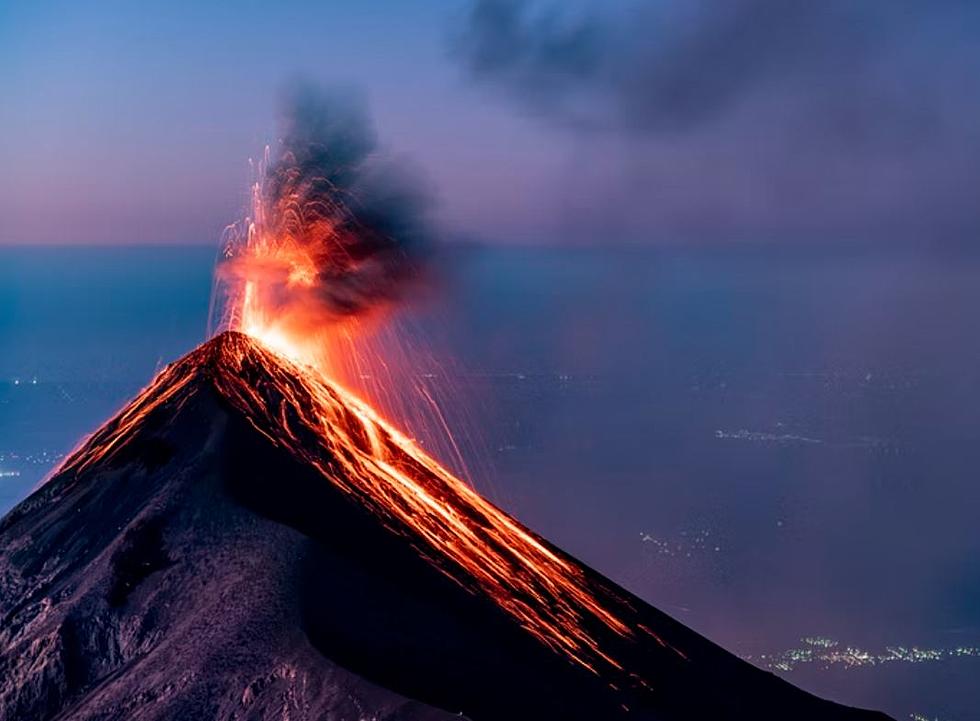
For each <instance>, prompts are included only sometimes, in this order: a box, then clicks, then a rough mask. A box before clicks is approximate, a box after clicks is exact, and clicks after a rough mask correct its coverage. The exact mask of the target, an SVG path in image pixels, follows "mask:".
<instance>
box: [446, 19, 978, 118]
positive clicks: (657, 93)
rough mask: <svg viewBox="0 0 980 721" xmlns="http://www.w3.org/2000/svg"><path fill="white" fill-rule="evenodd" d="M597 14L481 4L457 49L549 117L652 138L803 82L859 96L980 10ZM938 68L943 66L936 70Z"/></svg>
mask: <svg viewBox="0 0 980 721" xmlns="http://www.w3.org/2000/svg"><path fill="white" fill-rule="evenodd" d="M597 13H598V11H593V12H591V13H586V12H579V13H577V14H576V13H573V12H571V11H568V10H566V9H562V8H561V6H559V5H542V4H541V3H534V2H521V1H520V0H477V2H476V3H475V4H474V6H473V7H472V10H471V12H470V15H469V19H468V22H467V24H466V26H465V27H464V28H463V31H462V32H461V33H460V34H459V37H458V38H457V42H456V48H457V52H458V54H459V56H460V57H461V58H462V60H463V61H464V62H465V64H466V66H467V67H468V68H469V70H470V71H471V73H472V74H473V76H474V77H475V78H477V79H479V80H482V81H485V82H490V83H495V84H497V85H499V86H501V87H503V88H505V89H507V90H508V91H509V92H511V93H513V94H514V95H515V96H517V97H519V98H520V99H521V100H522V101H523V102H525V103H527V104H528V105H529V106H532V107H534V108H535V109H537V110H538V111H540V112H541V113H545V114H549V115H552V116H556V117H562V118H563V119H564V120H566V121H569V122H572V123H574V124H580V125H583V126H593V127H596V128H602V127H606V128H618V129H624V130H628V131H631V132H637V133H652V132H661V131H671V130H684V129H691V128H696V127H697V126H699V125H701V124H704V123H708V122H710V121H712V120H713V119H715V118H717V117H719V116H721V115H724V114H725V113H729V112H733V111H735V110H736V109H737V107H738V106H739V104H740V103H741V102H742V101H744V100H746V99H747V98H749V97H750V96H751V95H753V94H754V93H756V92H758V91H761V90H763V89H770V90H771V89H773V88H774V87H776V86H781V89H782V90H784V91H788V90H789V89H790V88H789V87H788V86H794V87H795V90H796V92H797V93H802V94H806V95H809V96H810V100H812V101H814V102H815V103H821V104H822V105H823V107H822V110H823V111H825V112H834V111H835V108H834V107H833V106H834V105H835V104H836V105H839V104H840V102H841V100H842V99H844V96H846V99H847V100H849V101H851V102H854V103H857V104H860V103H862V93H863V92H864V91H868V90H870V89H871V88H870V87H869V83H872V82H874V80H876V78H874V77H869V76H867V75H866V73H867V71H868V70H869V66H870V65H872V64H873V62H874V59H875V58H876V56H878V54H879V53H881V52H887V51H890V50H895V49H896V45H901V44H902V43H905V42H907V41H908V40H909V39H912V40H914V39H915V38H914V37H911V38H910V36H914V34H915V33H916V31H923V30H924V31H925V32H927V33H928V32H930V30H935V31H937V32H941V31H942V29H943V27H942V24H943V23H946V24H948V25H949V26H950V28H955V27H956V26H959V27H960V29H961V30H962V29H963V25H964V24H967V25H969V24H972V26H973V28H974V30H975V29H976V28H977V21H978V19H980V13H978V12H977V9H976V7H975V6H974V4H971V3H968V2H964V1H963V0H934V1H933V2H928V3H927V2H920V1H918V0H864V1H863V2H854V1H853V0H820V1H819V2H809V1H807V0H706V1H704V2H696V3H684V2H675V3H671V2H657V3H642V2H635V3H633V4H632V5H629V6H628V10H627V11H624V12H622V13H621V14H619V15H616V14H615V13H613V12H605V13H603V14H597ZM937 23H938V25H937ZM936 39H937V41H939V42H941V41H942V38H941V36H939V37H937V38H936ZM913 50H914V48H913ZM937 51H938V53H937V54H938V55H942V54H943V49H942V48H937ZM920 65H921V63H920ZM925 69H926V71H927V72H928V71H930V69H929V68H925ZM940 70H941V62H938V63H937V64H936V65H935V66H933V67H932V68H931V72H933V73H935V72H939V71H940ZM905 80H906V81H909V82H911V83H913V84H915V85H919V84H921V82H922V81H923V78H920V77H914V76H913V77H907V78H905ZM866 94H867V95H869V96H870V98H871V99H875V98H879V97H881V94H882V93H881V92H870V93H866ZM865 100H867V99H866V98H865ZM906 100H914V99H908V98H907V99H906ZM919 100H921V101H922V102H926V101H927V98H920V99H919ZM880 109H881V110H882V111H888V110H892V111H910V110H913V109H911V108H901V107H893V108H885V107H882V108H880ZM881 115H882V117H880V118H879V120H881V121H882V122H887V121H888V120H889V119H892V120H895V119H896V118H895V116H894V114H893V113H887V112H882V114H881ZM886 115H891V118H886V117H884V116H886ZM897 119H898V120H901V118H897Z"/></svg>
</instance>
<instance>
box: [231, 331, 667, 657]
mask: <svg viewBox="0 0 980 721" xmlns="http://www.w3.org/2000/svg"><path fill="white" fill-rule="evenodd" d="M251 330H252V331H253V332H254V331H255V326H252V327H251ZM253 337H255V336H253ZM256 340H258V341H259V342H260V343H261V344H262V346H263V348H265V349H266V350H267V351H269V352H272V353H275V354H276V355H279V358H278V359H277V360H276V361H270V363H269V365H271V366H275V365H276V364H288V367H289V369H290V370H291V371H292V373H290V374H289V376H291V377H292V378H294V379H296V380H298V383H297V382H293V383H284V384H283V387H282V388H280V389H277V390H279V391H282V392H284V393H286V394H287V396H288V398H289V400H290V401H292V403H291V404H290V406H291V407H292V408H294V409H297V410H298V411H299V412H301V413H302V414H303V416H302V418H299V419H296V420H295V421H293V420H291V419H288V418H285V417H283V418H281V419H280V422H281V423H282V424H283V425H284V426H285V427H286V431H287V432H286V433H285V434H284V437H283V438H280V439H277V440H278V442H279V443H281V444H282V445H285V446H287V447H289V448H290V450H292V451H293V452H294V453H296V454H297V455H299V456H301V457H303V458H305V459H306V460H308V461H309V462H310V463H311V464H313V465H314V466H315V467H316V468H318V469H319V470H320V471H321V473H322V474H323V475H324V477H325V478H326V479H328V480H329V481H330V482H332V483H334V484H335V485H337V486H338V487H339V488H340V489H341V490H342V491H344V492H345V493H347V494H350V495H351V496H353V497H354V498H355V499H356V500H357V501H358V502H360V503H361V504H363V505H365V506H367V507H368V508H369V509H370V510H372V511H373V512H374V513H376V514H377V515H378V516H379V517H381V518H382V519H384V520H385V522H386V524H387V525H389V527H391V528H392V529H393V530H395V531H398V532H403V533H406V534H407V535H409V536H410V537H411V538H413V539H414V540H421V541H422V542H423V543H424V545H425V546H428V547H429V548H430V549H431V550H432V551H433V552H434V553H433V554H432V555H433V556H435V557H436V558H437V559H445V560H448V561H450V562H451V565H454V566H456V567H457V569H459V570H461V571H463V574H462V578H461V577H460V576H459V575H458V574H454V573H453V572H452V569H451V568H449V569H447V568H441V570H443V572H446V573H447V575H449V576H450V577H451V578H453V579H454V580H455V581H456V582H458V583H462V584H463V585H464V586H467V585H469V584H468V583H467V581H471V582H472V583H475V585H476V587H478V588H479V589H480V590H482V591H483V592H484V593H485V594H486V595H488V596H489V597H490V598H492V599H493V600H494V601H495V602H496V603H497V604H498V605H499V606H500V607H501V608H502V609H503V610H504V611H506V612H507V613H508V614H510V615H511V616H512V617H514V618H515V619H517V621H518V622H519V623H520V624H521V625H522V626H523V627H524V628H525V629H526V630H527V631H528V632H530V633H531V634H532V635H534V636H535V637H536V638H537V639H539V640H540V641H541V642H542V643H544V644H546V645H547V646H549V647H551V648H552V649H553V650H555V651H558V652H561V653H563V654H565V655H566V656H567V657H568V658H570V659H571V660H573V661H574V662H576V663H578V664H580V665H582V666H583V667H585V668H587V669H589V670H591V671H593V672H594V673H597V674H598V673H601V667H605V668H607V669H609V668H612V669H615V670H616V671H623V668H622V665H621V664H620V663H619V662H617V661H616V660H615V659H614V658H612V656H610V655H609V654H608V653H606V652H605V651H604V650H603V649H602V648H600V645H599V643H598V641H597V640H596V639H595V638H594V636H593V634H592V633H590V632H589V630H588V626H590V625H593V624H594V623H595V621H598V622H599V623H601V624H602V625H604V626H605V627H607V628H608V629H610V630H612V631H613V632H614V633H615V634H616V635H617V636H620V637H624V638H631V637H633V635H634V634H635V633H636V631H637V630H641V629H631V628H630V627H629V626H628V625H627V624H626V623H625V622H624V621H623V620H621V619H620V618H619V617H618V615H617V614H616V613H615V612H614V611H613V610H611V609H609V608H607V607H606V605H605V604H604V603H603V601H601V600H600V599H599V598H598V597H597V594H596V593H595V592H594V590H593V589H592V588H591V587H590V583H589V581H588V579H587V578H586V577H585V574H584V573H583V571H582V569H581V568H580V567H579V566H578V565H576V564H575V563H574V562H571V561H569V560H567V559H565V558H563V557H561V556H559V555H558V554H556V553H554V552H553V551H552V550H551V549H549V548H548V547H547V546H546V545H545V544H544V543H542V542H541V541H539V540H538V539H537V538H535V537H534V536H533V535H532V534H530V533H529V532H528V531H526V530H525V529H524V528H522V527H521V526H520V525H519V524H518V523H517V522H516V521H514V520H513V519H511V518H510V516H508V515H507V514H506V513H504V512H503V511H501V510H499V509H498V508H496V507H495V506H494V505H492V504H491V503H489V502H488V501H486V500H485V499H484V498H483V497H482V496H480V495H479V494H478V493H477V492H476V491H474V490H473V489H472V488H471V487H470V486H469V485H468V484H467V483H465V482H464V481H462V480H461V479H459V478H457V477H456V476H454V475H453V474H452V473H450V472H449V471H448V470H446V469H445V468H444V467H443V466H442V465H440V464H439V463H438V462H437V461H435V460H434V459H433V458H431V457H430V456H429V455H427V454H426V453H425V452H424V451H423V450H422V449H421V448H419V447H418V445H417V444H416V443H415V442H414V441H412V440H411V439H409V438H408V437H406V436H405V435H404V434H402V433H401V432H400V431H398V430H397V429H396V428H395V427H394V425H393V424H392V423H390V422H389V421H387V420H385V419H384V418H382V417H381V416H380V414H379V413H378V412H377V411H375V410H374V409H373V408H371V407H370V406H369V405H368V404H367V403H365V402H364V401H362V400H361V399H360V398H358V397H357V396H355V395H354V394H353V393H351V392H350V391H348V390H347V389H346V388H344V387H343V386H341V385H339V384H337V383H335V382H333V381H331V380H327V379H326V378H325V377H324V376H323V374H322V373H320V372H319V370H318V369H317V368H316V367H314V366H312V365H309V364H302V362H297V360H295V356H294V357H293V358H289V357H288V354H289V351H288V350H286V352H285V353H284V352H283V351H284V350H285V349H289V348H290V346H288V345H283V341H284V337H283V336H281V335H275V336H273V339H272V343H271V344H267V343H266V342H265V339H264V338H263V337H262V336H261V335H260V336H257V337H256ZM293 352H294V353H297V354H298V352H297V351H295V349H293ZM226 362H227V363H229V364H232V365H233V367H235V368H236V369H237V370H238V371H239V372H237V373H232V374H225V375H222V376H221V378H223V379H229V380H230V379H239V378H241V377H247V376H248V373H247V372H244V371H246V368H245V366H247V365H248V364H249V363H250V362H253V361H252V359H251V358H250V356H249V354H248V353H244V352H242V353H238V354H236V355H235V357H230V358H228V359H227V360H226ZM220 390H221V391H222V393H223V394H224V395H226V396H227V397H229V398H230V399H232V401H233V402H235V403H237V404H239V405H240V406H241V407H242V409H243V410H245V411H247V412H248V413H256V412H263V411H265V412H266V413H268V412H269V410H268V409H267V408H266V404H265V403H264V401H263V399H262V398H261V397H259V396H258V394H257V392H256V391H255V390H254V389H253V388H251V387H250V386H249V385H248V384H247V383H244V382H241V383H234V385H233V386H231V387H226V388H221V389H220ZM294 424H295V425H294ZM310 429H315V430H316V432H317V443H316V444H315V445H316V446H318V447H315V448H311V447H310V444H309V442H308V439H307V440H304V439H305V438H306V435H305V434H306V432H308V431H309V430H310ZM471 590H474V589H471ZM589 618H591V619H593V620H592V621H589ZM647 633H649V632H647Z"/></svg>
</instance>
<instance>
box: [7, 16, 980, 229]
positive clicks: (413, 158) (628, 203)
mask: <svg viewBox="0 0 980 721" xmlns="http://www.w3.org/2000/svg"><path fill="white" fill-rule="evenodd" d="M812 5H813V4H811V3H802V2H801V3H795V4H794V3H785V2H782V0H780V1H779V2H777V0H736V1H727V2H722V0H706V1H705V2H702V3H699V4H689V3H676V2H671V1H669V0H664V1H663V2H640V0H617V1H616V2H614V3H598V2H592V3H590V2H586V1H585V0H579V1H578V2H575V3H571V4H569V3H564V4H557V3H553V4H550V5H549V4H547V3H534V2H532V3H529V4H527V5H526V6H524V5H518V4H516V3H511V2H509V1H508V0H482V1H474V2H449V1H448V0H446V1H445V2H437V1H435V0H433V1H431V2H414V3H399V2H394V1H387V2H380V1H379V2H357V3H354V2H349V3H339V2H330V3H324V2H311V1H307V2H289V1H286V2H276V3H272V2H264V3H257V2H245V3H208V2H197V3H184V2H170V3H160V4H155V5H146V4H143V3H140V4H139V5H138V6H137V4H134V3H125V2H97V3H85V4H84V7H83V4H80V3H71V2H64V3H53V2H7V3H3V5H2V7H0V82H2V87H3V88H4V95H5V97H4V100H3V102H2V103H0V167H2V168H3V175H2V177H0V243H4V244H9V243H18V244H20V243H26V244H39V243H194V244H199V243H212V242H214V241H215V239H216V238H217V236H218V234H219V233H220V231H221V229H222V227H224V225H225V224H227V223H228V222H230V221H232V220H234V219H235V218H236V217H237V216H238V215H239V214H240V212H241V208H242V207H243V194H244V190H245V186H246V183H247V180H248V174H249V170H248V164H247V160H248V158H249V157H250V156H253V157H254V156H256V155H257V154H258V153H260V152H261V149H262V147H263V146H264V144H265V143H267V142H274V140H275V127H276V112H277V107H278V104H279V99H280V95H281V93H282V90H283V88H284V87H285V86H286V85H287V84H288V83H289V82H290V81H292V80H294V79H296V78H305V79H308V80H310V81H313V82H316V83H320V84H324V85H328V86H331V85H341V86H346V87H350V88H353V89H354V90H356V91H357V92H359V93H362V94H363V95H364V96H365V97H366V99H367V101H368V103H369V105H370V107H371V109H372V112H373V115H374V118H375V123H376V126H377V132H378V135H379V136H380V139H381V142H382V144H383V146H384V147H385V148H386V150H387V151H389V152H391V153H393V154H395V155H398V156H400V157H404V158H407V159H408V160H409V161H410V162H411V163H412V164H414V165H415V166H417V167H418V168H419V170H420V171H421V172H422V175H423V176H424V177H425V178H426V179H427V182H428V183H429V185H430V186H431V190H432V194H433V195H434V199H435V201H436V205H435V208H436V211H435V213H436V220H437V221H438V224H439V227H440V229H441V230H442V231H443V234H444V235H446V236H447V237H475V238H483V239H490V240H496V241H502V242H507V241H509V242H561V241H571V242H609V241H627V242H648V243H664V242H671V243H673V242H679V241H686V240H697V241H711V242H727V241H737V240H759V239H762V240H772V239H781V240H782V239H790V241H791V242H792V241H793V240H795V241H834V242H836V241H851V240H861V241H872V242H891V241H892V239H895V238H903V239H905V240H912V241H914V242H923V243H934V242H945V241H950V240H952V241H954V242H958V243H962V242H967V241H969V240H970V239H971V238H972V237H973V236H975V235H976V231H977V230H978V229H980V212H978V210H977V203H976V200H975V198H976V189H977V183H978V181H980V72H978V70H980V50H978V49H977V48H980V43H978V42H977V40H978V39H980V32H978V28H980V22H978V11H977V10H975V9H974V8H973V7H972V4H971V3H967V2H955V1H953V0H939V1H938V2H935V3H924V2H921V3H916V2H912V1H911V0H894V1H889V2H884V0H868V1H867V2H865V3H859V4H854V3H848V2H844V0H831V1H829V2H827V3H822V4H818V6H819V8H820V9H819V10H813V9H812V7H811V6H812ZM855 8H857V9H855Z"/></svg>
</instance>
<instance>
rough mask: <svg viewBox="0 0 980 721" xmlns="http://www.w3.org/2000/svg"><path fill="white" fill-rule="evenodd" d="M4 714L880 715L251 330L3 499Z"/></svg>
mask: <svg viewBox="0 0 980 721" xmlns="http://www.w3.org/2000/svg"><path fill="white" fill-rule="evenodd" d="M0 619H2V622H0V720H2V721H22V720H23V721H26V720H30V721H47V720H48V719H52V720H53V719H58V720H63V721H95V720H96V719H99V720H100V721H109V720H119V721H122V720H124V719H125V720H139V721H149V720H154V721H156V720H160V721H163V720H165V719H167V720H169V719H181V720H182V721H194V720H197V719H200V720H202V721H205V720H206V721H231V720H232V719H236V720H238V719H241V720H244V719H250V720H253V721H271V720H272V719H276V720H279V719H283V720H285V719H290V720H292V721H303V720H310V721H312V720H318V721H319V720H322V721H327V720H330V721H367V720H371V721H437V720H442V719H445V720H446V721H448V719H450V718H459V717H460V715H462V716H464V717H466V718H469V719H472V720H473V721H525V720H527V721H530V720H531V719H546V720H548V721H606V720H610V721H611V720H613V719H619V718H622V719H631V718H632V719H643V720H653V719H664V720H670V721H679V720H682V719H711V720H713V721H722V720H724V719H757V720H758V719H764V720H772V721H776V720H777V719H779V720H780V721H783V720H785V719H794V720H800V721H806V720H809V719H813V720H816V719H820V720H827V721H835V720H838V719H839V720H841V721H844V720H851V719H853V720H854V721H874V720H875V719H879V720H883V719H885V718H886V717H885V716H883V715H881V714H877V713H874V712H867V711H859V710H855V709H850V708H847V707H843V706H839V705H836V704H833V703H831V702H828V701H823V700H821V699H818V698H816V697H814V696H811V695H810V694H807V693H805V692H803V691H801V690H799V689H797V688H795V687H793V686H791V685H790V684H788V683H786V682H784V681H782V680H780V679H779V678H777V677H775V676H773V675H772V674H770V673H767V672H764V671H762V670H759V669H757V668H755V667H753V666H751V665H749V664H748V663H745V662H743V661H741V660H739V659H737V658H736V657H734V656H733V655H731V654H729V653H728V652H726V651H724V650H723V649H721V648H719V647H717V646H715V645H714V644H712V643H711V642H709V641H707V640H706V639H704V638H702V637H701V636H699V635H698V634H696V633H694V632H693V631H691V630H689V629H687V628H685V627H684V626H682V625H681V624H679V623H677V622H676V621H674V620H673V619H671V618H669V617H668V616H666V615H664V614H662V613H660V612H659V611H657V610H656V609H654V608H652V607H651V606H649V605H648V604H646V603H644V602H643V601H642V600H640V599H638V598H636V597H635V596H632V595H631V594H629V593H628V592H627V591H625V590H623V589H621V588H619V587H617V586H616V585H615V584H613V583H612V582H611V581H609V580H607V579H605V578H603V577H602V576H600V575H599V574H598V573H596V572H594V571H592V570H591V569H589V568H587V567H586V566H584V565H583V564H581V563H579V562H578V561H576V560H575V559H573V558H571V557H570V556H568V555H567V554H565V553H563V552H562V551H560V550H558V549H557V548H555V547H553V546H551V545H550V544H549V543H548V542H547V541H545V540H543V539H541V538H540V537H538V536H536V535H535V534H534V533H532V532H531V531H529V530H527V529H525V528H524V527H523V526H522V525H521V524H520V523H518V522H517V521H516V520H514V519H513V518H511V517H510V516H508V515H507V514H506V513H504V512H503V511H501V510H499V509H497V508H496V507H495V506H493V505H491V504H490V503H488V502H487V501H485V500H484V499H483V498H482V497H480V496H479V495H478V494H477V493H476V492H474V491H473V490H472V489H471V488H470V487H469V486H468V485H466V484H465V483H463V482H462V481H460V480H459V479H457V478H455V477H454V476H453V475H452V474H450V473H449V472H448V471H446V470H445V469H443V468H442V467H441V466H440V465H439V464H438V463H437V462H435V461H434V460H432V459H431V458H429V457H428V456H427V455H426V454H425V453H424V452H423V451H422V450H420V449H419V448H418V446H416V445H415V444H414V442H412V441H411V440H410V439H408V438H406V437H405V436H403V435H402V434H400V433H399V432H398V431H397V430H395V429H394V428H392V427H391V426H390V425H389V424H388V423H386V422H385V421H384V420H383V419H381V418H380V417H378V415H377V414H376V413H375V412H374V411H373V410H372V409H371V408H370V407H368V406H366V405H365V404H364V403H362V402H361V401H359V400H358V399H357V398H355V397H353V396H351V395H350V394H349V393H348V392H347V391H346V390H344V389H343V388H341V387H340V386H337V385H335V384H332V383H330V382H329V381H326V380H324V379H323V378H322V377H320V376H319V375H318V374H317V373H315V372H314V371H312V370H311V369H306V368H304V367H302V366H299V365H296V364H294V363H292V362H291V361H288V360H285V359H284V358H283V357H281V356H279V355H276V354H274V353H272V352H270V351H269V350H267V349H266V348H264V347H263V346H261V345H260V344H259V343H257V342H256V341H255V340H253V339H252V338H250V337H249V336H246V335H243V334H241V333H236V332H226V333H223V334H221V335H219V336H217V337H216V338H214V339H213V340H211V341H209V342H208V343H206V344H204V345H203V346H201V347H200V348H198V349H197V350H195V351H194V352H192V353H190V354H189V355H187V356H186V357H184V358H183V359H181V360H180V361H178V362H176V363H174V364H172V365H171V366H169V367H168V368H167V369H165V370H164V371H163V372H162V373H161V374H160V375H159V376H158V377H157V378H156V379H155V380H154V381H153V383H152V384H151V385H150V386H149V387H148V388H147V389H146V390H144V391H143V392H142V393H141V394H140V395H139V396H138V397H137V398H136V399H135V400H134V401H133V402H132V403H130V405H129V406H127V407H126V408H125V409H124V410H122V411H121V412H120V413H119V414H118V415H117V416H116V417H115V418H113V419H112V420H110V421H109V422H108V423H107V424H106V425H105V426H103V427H102V428H101V429H100V430H98V431H97V432H96V433H95V434H94V435H92V436H91V437H90V438H89V439H88V440H87V441H86V442H85V443H84V444H83V445H82V446H81V447H80V448H79V449H78V450H77V451H76V452H75V453H73V454H72V455H71V456H70V457H69V458H68V459H67V461H66V462H65V464H64V465H63V466H62V468H61V469H60V470H59V471H58V472H57V473H56V474H55V475H54V476H53V477H52V478H51V479H50V480H49V481H48V482H47V483H46V484H45V485H44V486H43V487H42V488H40V489H39V490H38V491H36V492H35V493H34V494H33V495H32V496H30V497H29V498H28V499H27V500H25V501H24V502H23V503H21V504H20V505H19V506H17V507H16V508H15V509H14V510H12V511H11V512H10V513H9V514H8V515H7V516H6V517H5V518H4V519H3V520H2V521H0Z"/></svg>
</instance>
